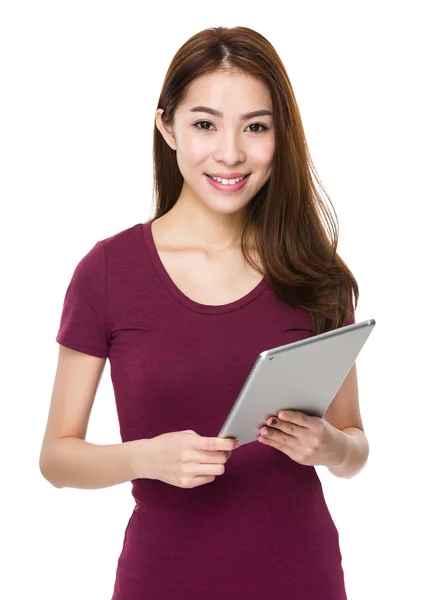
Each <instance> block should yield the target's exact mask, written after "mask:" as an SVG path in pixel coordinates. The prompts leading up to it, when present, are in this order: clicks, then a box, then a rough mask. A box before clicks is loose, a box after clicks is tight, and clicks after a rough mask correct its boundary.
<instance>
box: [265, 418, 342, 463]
mask: <svg viewBox="0 0 435 600" xmlns="http://www.w3.org/2000/svg"><path fill="white" fill-rule="evenodd" d="M284 412H285V415H286V416H284V417H283V418H278V417H277V416H273V417H269V418H268V419H267V425H269V426H263V427H261V429H260V434H259V437H258V438H257V439H258V441H259V442H260V443H262V444H267V445H268V446H272V447H273V448H276V449H277V450H280V451H281V452H283V453H284V454H286V455H287V456H288V457H289V458H291V459H293V460H294V461H296V462H297V463H299V464H301V465H309V466H315V465H324V466H328V467H337V466H339V465H341V464H342V463H343V461H344V460H345V455H346V434H345V433H343V432H342V431H340V430H339V429H336V428H335V427H334V426H333V425H331V424H330V423H329V422H328V421H326V420H325V419H323V418H320V417H311V416H309V415H307V414H305V413H303V412H300V411H294V410H285V411H284ZM278 414H279V415H281V411H280V412H279V413H278ZM273 420H275V424H272V423H271V422H272V421H273ZM264 431H267V432H268V435H264V434H263V432H264Z"/></svg>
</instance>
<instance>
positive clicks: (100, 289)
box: [56, 242, 109, 358]
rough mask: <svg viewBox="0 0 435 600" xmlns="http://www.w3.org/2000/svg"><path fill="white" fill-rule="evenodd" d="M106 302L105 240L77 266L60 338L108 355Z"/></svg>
mask: <svg viewBox="0 0 435 600" xmlns="http://www.w3.org/2000/svg"><path fill="white" fill-rule="evenodd" d="M106 304H107V300H106V256H105V250H104V247H103V245H102V243H101V242H97V243H96V244H95V246H94V247H93V248H92V249H91V250H90V251H89V252H88V253H87V254H86V256H84V257H83V258H82V259H81V260H80V262H79V263H78V265H77V266H76V268H75V269H74V272H73V275H72V278H71V281H70V283H69V285H68V288H67V290H66V294H65V298H64V302H63V309H62V315H61V319H60V326H59V330H58V333H57V336H56V341H57V342H58V343H59V344H61V345H62V346H66V347H68V348H71V349H72V350H77V351H79V352H84V353H85V354H91V355H93V356H98V357H100V358H107V357H108V355H109V336H108V334H107V331H106Z"/></svg>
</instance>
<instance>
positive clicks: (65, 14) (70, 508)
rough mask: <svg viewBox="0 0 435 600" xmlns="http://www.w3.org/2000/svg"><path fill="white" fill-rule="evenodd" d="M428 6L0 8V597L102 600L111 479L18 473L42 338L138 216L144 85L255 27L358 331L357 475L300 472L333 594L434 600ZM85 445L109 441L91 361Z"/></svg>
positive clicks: (111, 563)
mask: <svg viewBox="0 0 435 600" xmlns="http://www.w3.org/2000/svg"><path fill="white" fill-rule="evenodd" d="M430 4H431V3H430V2H413V3H412V4H411V2H408V3H405V2H394V3H393V2H382V1H377V2H367V1H366V2H352V3H350V2H334V1H328V2H307V1H304V2H302V1H301V2H289V1H287V2H285V3H281V2H278V1H276V0H275V1H273V0H270V1H269V2H267V3H262V4H261V5H258V6H255V5H254V4H252V3H251V2H249V3H241V4H237V3H235V2H229V3H227V2H220V3H218V4H217V5H213V6H215V8H214V9H212V8H211V5H210V4H209V3H205V4H204V3H202V2H201V3H195V2H186V3H180V4H177V5H176V6H175V5H174V6H171V5H170V4H169V3H156V4H154V3H150V4H148V3H146V2H144V1H142V2H137V1H129V2H120V1H118V2H113V1H107V0H106V1H105V2H97V1H92V0H86V2H83V1H78V0H76V1H75V2H66V1H63V2H58V1H56V2H55V1H52V2H48V1H39V2H30V1H29V2H20V1H17V0H14V1H12V0H10V1H4V2H2V3H1V12H0V61H1V73H0V75H1V88H2V90H1V94H0V103H1V106H0V119H1V130H0V131H1V134H0V151H1V156H0V158H1V161H0V168H1V178H0V186H1V189H0V193H1V213H2V214H1V231H2V234H1V244H2V248H1V261H2V280H3V283H4V287H3V286H2V287H3V293H2V296H1V302H2V310H1V323H2V327H1V333H2V342H3V343H2V355H3V358H2V363H1V364H2V377H1V381H2V425H3V427H2V430H3V431H2V436H1V457H2V472H3V473H2V475H3V476H2V489H3V491H2V499H1V507H2V510H1V538H2V547H3V550H6V556H4V557H3V560H2V571H3V574H2V582H1V586H2V596H3V597H4V598H8V600H15V599H20V600H22V599H23V598H34V597H41V598H44V600H51V599H53V600H54V599H56V600H59V599H62V600H70V599H71V600H72V599H74V600H76V599H77V598H81V599H82V600H109V599H110V597H111V594H112V591H113V582H114V576H115V569H116V564H117V559H118V556H119V553H120V551H121V546H122V540H123V535H124V529H125V526H126V524H127V520H128V517H129V515H130V513H131V510H132V508H133V499H132V497H131V495H130V487H131V485H130V483H126V484H123V485H119V486H114V487H111V488H106V489H103V490H77V489H65V488H64V489H62V490H58V489H56V488H54V487H52V486H51V485H50V484H49V483H48V482H47V481H46V480H45V479H43V477H42V475H41V474H40V472H39V466H38V459H39V451H40V445H41V442H42V437H43V434H44V429H45V424H46V419H47V416H48V409H49V403H50V396H51V390H52V385H53V379H54V373H55V367H56V361H57V352H58V345H57V343H56V342H55V336H56V334H57V330H58V326H59V320H60V315H61V308H62V302H63V298H64V294H65V291H66V287H67V285H68V283H69V281H70V278H71V276H72V272H73V269H74V268H75V266H76V264H77V263H78V261H79V260H80V259H81V258H82V257H83V256H84V255H85V254H86V253H87V252H88V251H89V250H90V248H91V247H92V246H93V245H94V244H95V243H96V241H97V240H100V239H103V238H105V237H108V236H110V235H112V234H114V233H116V232H118V231H121V230H123V229H125V228H127V227H130V226H132V225H133V224H136V223H139V222H144V221H146V220H148V218H150V216H151V215H152V207H151V201H152V163H151V159H152V155H151V149H152V131H153V123H154V113H155V110H156V108H157V100H158V96H159V93H160V89H161V85H162V83H163V78H164V75H165V73H166V70H167V68H168V66H169V63H170V61H171V59H172V57H173V55H174V54H175V52H176V51H177V50H178V48H179V47H180V46H181V45H182V44H183V43H184V42H185V41H186V40H187V39H188V37H190V36H191V35H193V34H194V33H196V32H198V31H200V30H202V29H205V28H206V27H212V26H218V25H226V26H236V25H245V26H248V27H251V28H253V29H256V30H258V31H259V32H260V33H262V34H263V35H264V36H265V37H266V38H268V39H269V41H270V42H271V43H272V44H273V45H274V46H275V48H276V50H277V51H278V53H279V54H280V56H281V58H282V60H283V62H284V64H285V66H286V68H287V71H288V73H289V77H290V80H291V82H292V85H293V88H294V92H295V95H296V100H297V102H298V105H299V108H300V111H301V114H302V119H303V123H304V127H305V133H306V136H307V140H308V145H309V149H310V151H311V154H312V157H313V160H314V163H315V165H316V168H317V169H318V172H319V174H320V177H321V178H322V180H323V183H324V185H325V186H326V189H327V192H328V194H329V196H330V198H331V201H332V204H333V206H334V207H335V209H336V211H337V215H338V220H339V225H340V238H339V239H340V244H339V253H340V255H341V256H342V257H343V258H344V260H345V261H346V262H347V264H348V265H349V266H350V268H351V270H352V271H353V273H354V275H355V276H356V278H357V281H358V283H359V286H360V293H361V296H360V302H359V305H358V308H357V311H356V317H357V321H358V320H363V319H367V318H372V317H373V318H375V319H376V321H377V326H376V327H375V329H374V331H373V333H372V335H371V337H370V338H369V340H368V341H367V344H366V346H365V347H364V349H363V351H362V353H361V355H360V357H359V358H358V360H357V367H358V376H359V390H360V403H361V411H362V416H363V421H364V426H365V430H366V434H367V436H368V439H369V442H370V447H371V454H370V459H369V463H368V464H367V466H366V467H365V469H364V470H363V471H362V472H361V473H360V474H359V475H358V476H356V477H355V478H353V479H350V480H345V479H338V478H335V477H334V476H333V475H331V474H330V473H329V472H328V471H327V470H326V469H322V468H319V469H318V472H319V475H320V477H321V479H322V482H323V486H324V491H325V496H326V498H327V502H328V505H329V508H330V510H331V513H332V515H333V518H334V520H335V522H336V525H337V527H338V529H339V532H340V540H341V550H342V554H343V568H344V571H345V578H346V586H347V591H348V597H349V600H366V599H367V598H373V599H375V600H376V599H381V598H382V599H385V598H388V599H390V598H391V599H395V600H397V599H402V598H403V599H405V598H406V599H409V598H425V599H426V598H435V592H434V584H433V573H432V569H433V560H434V553H433V539H434V533H435V531H434V529H435V528H434V519H433V507H434V505H435V498H434V494H433V491H430V489H431V488H432V489H433V484H432V482H431V479H432V475H433V459H434V449H433V447H434V444H433V439H434V437H433V431H434V416H435V415H434V400H435V394H434V386H433V381H434V380H433V364H432V363H433V360H434V358H435V356H434V352H433V340H434V333H435V331H434V320H433V315H434V307H433V298H434V296H433V290H434V286H433V275H434V267H433V263H434V258H435V253H434V251H433V247H432V239H433V214H434V213H433V210H432V209H433V203H434V187H433V163H434V152H433V139H434V117H433V107H434V106H435V98H434V92H433V89H434V81H433V60H432V61H431V59H430V54H432V59H433V53H434V47H433V22H431V19H430V18H429V8H430ZM283 8H285V10H286V14H285V15H284V14H283V13H282V10H283ZM431 38H432V39H431ZM87 439H88V440H89V441H91V442H94V443H102V444H103V443H107V444H111V443H117V442H120V441H121V439H120V435H119V429H118V422H117V417H116V413H115V403H114V395H113V389H112V387H111V381H110V372H109V365H108V364H107V365H106V368H105V372H104V375H103V380H102V382H101V385H100V388H99V390H98V393H97V397H96V400H95V404H94V409H93V412H92V415H91V420H90V424H89V429H88V436H87ZM265 483H267V482H265ZM270 493H279V490H270ZM431 507H432V509H431ZM284 528H285V524H283V530H284ZM279 535H280V532H279V531H278V532H277V536H279Z"/></svg>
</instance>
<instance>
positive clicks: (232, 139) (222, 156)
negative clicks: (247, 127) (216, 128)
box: [214, 131, 246, 165]
mask: <svg viewBox="0 0 435 600" xmlns="http://www.w3.org/2000/svg"><path fill="white" fill-rule="evenodd" d="M214 158H215V160H216V161H217V162H224V163H226V164H229V165H232V164H236V163H238V162H243V161H244V160H245V158H246V153H245V150H244V149H243V141H242V139H241V137H240V134H237V133H232V132H231V131H227V132H225V131H223V132H221V134H220V135H218V136H216V149H215V153H214Z"/></svg>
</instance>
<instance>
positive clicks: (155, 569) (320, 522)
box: [56, 219, 355, 600]
mask: <svg viewBox="0 0 435 600" xmlns="http://www.w3.org/2000/svg"><path fill="white" fill-rule="evenodd" d="M152 220H153V219H151V220H150V221H148V222H146V223H144V224H143V223H138V224H137V225H134V226H133V227H130V228H128V229H125V230H123V231H121V232H119V233H117V234H115V235H112V236H111V237H109V238H106V239H104V240H101V241H98V242H97V243H96V244H95V246H94V247H93V248H92V249H91V250H90V251H89V252H88V254H86V256H84V257H83V258H82V259H81V260H80V262H79V263H78V265H77V267H76V268H75V270H74V273H73V276H72V279H71V282H70V284H69V286H68V288H67V291H66V295H65V301H64V305H63V311H62V317H61V323H60V328H59V332H58V335H57V337H56V341H57V342H59V344H62V345H63V346H67V347H68V348H72V349H74V350H78V351H80V352H85V353H87V354H91V355H93V356H99V357H108V358H109V361H110V366H111V379H112V382H113V389H114V394H115V401H116V407H117V413H118V418H119V426H120V434H121V439H122V441H123V442H126V441H130V440H135V439H140V438H152V437H155V436H158V435H160V434H163V433H167V432H170V431H181V430H184V429H193V431H195V432H196V433H198V434H199V435H201V436H207V437H217V435H218V433H219V431H220V428H221V427H222V425H223V423H224V421H225V419H226V417H227V415H228V412H229V411H230V409H231V407H232V406H233V403H234V401H235V399H236V397H237V395H238V393H239V391H240V389H241V387H242V386H243V383H244V381H245V379H246V377H247V375H248V373H249V372H250V370H251V368H252V365H253V363H254V362H255V360H256V358H257V356H258V354H259V353H260V352H262V351H263V350H266V349H269V348H273V347H274V346H281V345H284V344H286V343H290V342H293V341H296V340H301V339H303V338H306V337H308V336H309V335H310V333H311V318H310V315H309V314H308V313H307V312H306V311H304V310H303V309H301V308H299V307H290V306H289V305H288V304H286V303H285V302H284V301H282V300H280V299H279V298H278V297H277V296H276V294H275V293H274V291H273V290H272V289H271V288H270V286H269V285H268V284H267V281H266V279H265V278H263V279H262V280H261V281H260V283H259V284H258V285H257V286H256V287H255V288H254V289H253V290H251V291H250V292H249V293H248V294H246V295H245V296H244V297H243V298H240V299H238V300H236V301H234V302H231V303H229V304H224V305H219V306H212V305H204V304H200V303H198V302H195V301H194V300H191V299H190V298H188V297H187V296H185V295H184V294H183V293H182V292H181V291H180V290H179V289H178V288H177V287H176V285H175V284H174V282H173V281H172V280H171V278H170V277H169V274H168V273H167V271H166V270H165V268H164V266H163V263H162V262H161V260H160V258H159V254H158V252H157V248H156V246H155V244H154V240H153V237H152V231H151V227H150V224H151V221H152ZM348 322H349V323H350V322H352V323H353V322H355V317H354V314H353V315H352V318H351V319H350V320H349V321H348ZM259 425H260V424H259ZM132 495H133V497H134V500H135V507H134V510H133V512H132V515H131V517H130V520H129V522H128V524H127V528H126V531H125V538H124V544H123V548H122V551H121V554H120V556H119V560H118V566H117V571H116V581H115V584H114V593H113V596H112V600H145V599H146V600H155V599H159V600H184V599H185V600H205V599H206V598H207V600H214V599H216V600H223V599H224V598H229V599H233V598H237V599H242V598H249V599H250V600H264V598H273V600H290V599H295V600H319V599H321V600H345V599H346V592H345V586H344V578H343V571H342V565H341V553H340V548H339V537H338V532H337V529H336V527H335V524H334V522H333V520H332V518H331V515H330V512H329V510H328V508H327V505H326V503H325V499H324V495H323V491H322V486H321V482H320V480H319V478H318V476H317V473H316V470H315V468H314V467H308V466H303V465H300V464H298V463H296V462H295V461H293V460H291V459H290V458H289V457H288V456H286V455H285V454H283V453H282V452H280V451H279V450H276V449H275V448H272V447H270V446H267V445H263V444H261V443H260V442H258V441H255V442H252V443H249V444H246V445H243V446H241V447H240V448H238V449H236V450H234V451H233V453H232V455H231V458H230V459H229V461H228V462H227V463H226V464H225V473H224V474H223V475H218V476H216V479H215V480H214V481H212V482H211V483H207V484H204V485H201V486H199V487H196V488H191V489H183V488H179V487H176V486H172V485H169V484H167V483H163V482H162V481H159V480H151V479H136V480H134V481H133V482H132Z"/></svg>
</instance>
